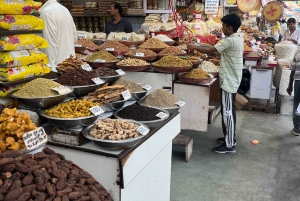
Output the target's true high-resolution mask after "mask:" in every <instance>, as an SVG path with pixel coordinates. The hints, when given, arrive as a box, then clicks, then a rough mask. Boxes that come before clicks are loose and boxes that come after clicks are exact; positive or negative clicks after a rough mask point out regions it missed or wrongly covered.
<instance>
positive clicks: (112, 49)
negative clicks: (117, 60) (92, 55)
mask: <svg viewBox="0 0 300 201" xmlns="http://www.w3.org/2000/svg"><path fill="white" fill-rule="evenodd" d="M105 50H106V51H115V49H114V48H106V49H105Z"/></svg>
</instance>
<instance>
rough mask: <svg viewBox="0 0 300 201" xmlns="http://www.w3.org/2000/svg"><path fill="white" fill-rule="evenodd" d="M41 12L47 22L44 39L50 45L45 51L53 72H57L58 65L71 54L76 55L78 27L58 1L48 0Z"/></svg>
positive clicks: (42, 17)
mask: <svg viewBox="0 0 300 201" xmlns="http://www.w3.org/2000/svg"><path fill="white" fill-rule="evenodd" d="M39 12H40V17H41V19H43V20H44V21H45V29H44V30H43V37H44V38H45V39H46V40H47V41H48V43H49V47H48V48H46V49H45V50H44V51H45V53H46V54H47V55H48V57H49V64H50V65H51V68H52V71H56V65H57V64H59V63H60V62H62V61H63V60H64V59H66V58H68V57H69V56H70V55H71V54H72V55H75V48H74V42H75V38H76V27H75V24H74V21H73V18H72V16H71V14H70V12H69V10H68V9H67V8H65V7H64V6H62V5H61V4H59V3H58V2H57V1H56V0H48V1H47V2H46V3H45V4H44V5H43V6H42V7H41V8H40V10H39Z"/></svg>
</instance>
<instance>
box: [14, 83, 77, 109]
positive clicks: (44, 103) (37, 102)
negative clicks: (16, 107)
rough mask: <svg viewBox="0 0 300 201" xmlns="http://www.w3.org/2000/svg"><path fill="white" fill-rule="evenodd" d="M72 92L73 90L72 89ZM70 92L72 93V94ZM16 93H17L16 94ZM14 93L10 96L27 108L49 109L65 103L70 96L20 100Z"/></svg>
mask: <svg viewBox="0 0 300 201" xmlns="http://www.w3.org/2000/svg"><path fill="white" fill-rule="evenodd" d="M71 90H72V92H73V89H72V88H71ZM72 92H70V93H72ZM14 93H15V92H14ZM14 93H12V94H10V95H9V96H10V97H12V98H15V99H17V100H18V102H19V103H20V104H21V105H22V106H24V107H26V108H49V107H53V106H55V105H58V104H59V103H62V102H64V100H65V99H66V98H67V96H68V94H64V95H56V96H48V97H41V98H20V97H17V96H14Z"/></svg>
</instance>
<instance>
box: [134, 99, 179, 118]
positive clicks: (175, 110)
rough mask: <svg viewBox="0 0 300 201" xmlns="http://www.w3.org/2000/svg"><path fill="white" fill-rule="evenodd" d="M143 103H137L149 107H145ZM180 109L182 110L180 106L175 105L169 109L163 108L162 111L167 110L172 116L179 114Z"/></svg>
mask: <svg viewBox="0 0 300 201" xmlns="http://www.w3.org/2000/svg"><path fill="white" fill-rule="evenodd" d="M142 101H143V99H141V100H138V101H137V103H138V104H139V105H142V106H147V105H144V104H143V103H142ZM179 108H180V107H179V106H176V105H175V106H174V107H168V108H162V109H164V110H167V111H168V112H169V113H170V115H172V114H175V113H177V112H178V111H179Z"/></svg>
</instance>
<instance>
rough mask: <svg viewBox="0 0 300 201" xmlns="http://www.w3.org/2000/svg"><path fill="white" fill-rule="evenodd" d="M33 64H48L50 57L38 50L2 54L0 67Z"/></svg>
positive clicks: (0, 53) (0, 54) (0, 55)
mask: <svg viewBox="0 0 300 201" xmlns="http://www.w3.org/2000/svg"><path fill="white" fill-rule="evenodd" d="M33 63H42V64H48V57H47V55H46V54H45V53H43V52H41V51H39V50H38V49H34V50H20V51H10V52H0V67H16V66H27V65H29V64H33Z"/></svg>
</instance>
